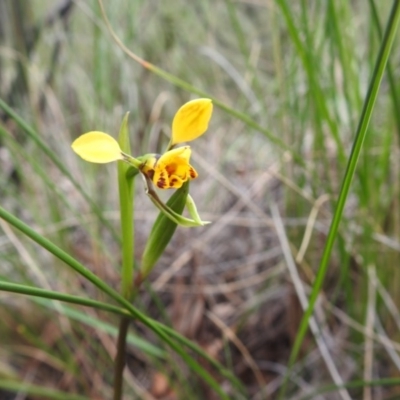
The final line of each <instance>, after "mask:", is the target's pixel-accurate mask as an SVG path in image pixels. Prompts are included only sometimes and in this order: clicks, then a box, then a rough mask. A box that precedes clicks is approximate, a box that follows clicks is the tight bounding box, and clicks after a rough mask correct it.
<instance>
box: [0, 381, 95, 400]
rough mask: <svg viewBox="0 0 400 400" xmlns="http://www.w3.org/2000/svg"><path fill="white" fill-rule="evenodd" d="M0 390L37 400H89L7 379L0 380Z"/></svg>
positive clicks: (84, 397)
mask: <svg viewBox="0 0 400 400" xmlns="http://www.w3.org/2000/svg"><path fill="white" fill-rule="evenodd" d="M0 388H1V389H4V390H8V391H9V392H18V393H27V394H29V395H31V396H38V398H41V399H51V400H89V397H86V396H81V395H79V394H72V393H71V394H69V393H65V392H61V391H59V390H55V389H48V388H45V387H43V386H38V385H33V384H31V383H26V382H21V381H14V380H9V379H0Z"/></svg>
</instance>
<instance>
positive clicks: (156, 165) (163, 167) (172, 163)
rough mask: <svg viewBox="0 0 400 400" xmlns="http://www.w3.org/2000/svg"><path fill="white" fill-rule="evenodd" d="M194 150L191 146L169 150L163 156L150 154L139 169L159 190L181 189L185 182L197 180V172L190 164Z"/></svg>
mask: <svg viewBox="0 0 400 400" xmlns="http://www.w3.org/2000/svg"><path fill="white" fill-rule="evenodd" d="M191 152H192V150H191V149H190V147H189V146H184V147H178V148H177V149H173V150H169V151H167V152H165V153H164V154H163V155H161V156H159V155H156V154H150V155H149V156H148V157H146V156H145V157H143V158H145V161H144V163H143V164H142V165H141V166H140V167H139V169H140V170H141V172H142V173H143V174H145V175H146V176H147V177H148V178H150V180H151V181H152V182H153V183H154V184H155V185H156V186H157V187H158V188H159V189H170V188H174V189H179V188H180V187H181V186H182V185H183V183H184V182H186V181H187V180H189V179H195V178H197V175H198V174H197V172H196V170H195V169H194V168H193V167H192V166H191V165H190V164H189V159H190V154H191Z"/></svg>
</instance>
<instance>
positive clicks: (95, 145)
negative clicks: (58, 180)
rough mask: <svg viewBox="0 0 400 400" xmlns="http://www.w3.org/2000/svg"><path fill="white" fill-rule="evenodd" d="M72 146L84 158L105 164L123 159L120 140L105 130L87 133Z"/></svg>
mask: <svg viewBox="0 0 400 400" xmlns="http://www.w3.org/2000/svg"><path fill="white" fill-rule="evenodd" d="M71 147H72V149H73V150H74V151H75V153H76V154H78V155H79V156H81V157H82V158H83V159H84V160H86V161H89V162H93V163H98V164H105V163H109V162H112V161H117V160H122V159H123V157H122V152H121V148H120V147H119V144H118V142H117V141H116V140H115V139H114V138H113V137H112V136H110V135H107V133H104V132H97V131H93V132H88V133H85V134H83V135H82V136H79V137H78V139H76V140H75V141H74V142H73V143H72V145H71Z"/></svg>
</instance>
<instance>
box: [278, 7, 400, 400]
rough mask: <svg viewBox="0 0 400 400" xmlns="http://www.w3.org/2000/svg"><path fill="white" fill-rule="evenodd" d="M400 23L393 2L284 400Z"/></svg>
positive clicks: (291, 360) (296, 344) (292, 356)
mask: <svg viewBox="0 0 400 400" xmlns="http://www.w3.org/2000/svg"><path fill="white" fill-rule="evenodd" d="M399 21H400V1H398V0H395V1H394V2H393V6H392V10H391V13H390V16H389V20H388V23H387V25H386V31H385V35H384V37H383V40H382V43H381V47H380V50H379V54H378V56H377V60H376V63H375V68H374V71H373V74H372V78H371V81H370V85H369V88H368V92H367V95H366V98H365V101H364V106H363V109H362V112H361V116H360V121H359V124H358V127H357V132H356V137H355V139H354V142H353V147H352V150H351V154H350V157H349V159H348V162H347V168H346V172H345V175H344V177H343V182H342V186H341V189H340V193H339V197H338V201H337V205H336V210H335V213H334V215H333V219H332V222H331V226H330V229H329V232H328V237H327V239H326V243H325V247H324V251H323V254H322V258H321V262H320V266H319V269H318V272H317V275H316V277H315V282H314V284H313V287H312V291H311V294H310V300H309V306H308V308H307V310H306V312H305V313H304V316H303V318H302V320H301V323H300V328H299V330H298V332H297V336H296V339H295V342H294V344H293V348H292V352H291V354H290V358H289V367H288V369H287V372H286V374H285V379H284V382H283V384H282V386H281V391H280V394H279V398H280V399H284V398H285V391H286V386H287V382H288V378H289V375H290V372H291V368H292V366H293V364H294V362H295V360H296V358H297V356H298V354H299V351H300V348H301V344H302V343H303V339H304V336H305V334H306V332H307V328H308V322H309V320H310V317H311V315H312V313H313V311H314V307H315V303H316V301H317V298H318V295H319V293H320V291H321V288H322V285H323V282H324V278H325V276H326V273H327V270H328V266H329V260H330V256H331V252H332V249H333V244H334V242H335V239H336V236H337V233H338V229H339V224H340V221H341V219H342V215H343V210H344V206H345V203H346V200H347V196H348V194H349V191H350V186H351V182H352V180H353V176H354V172H355V170H356V166H357V162H358V159H359V157H360V153H361V149H362V147H363V143H364V139H365V136H366V134H367V129H368V125H369V121H370V119H371V115H372V111H373V108H374V105H375V101H376V99H377V96H378V92H379V87H380V84H381V81H382V77H383V74H384V71H385V67H386V64H387V61H388V59H389V55H390V50H391V48H392V45H393V42H394V39H395V36H396V32H397V28H398V25H399Z"/></svg>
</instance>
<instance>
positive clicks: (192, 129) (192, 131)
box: [171, 99, 213, 146]
mask: <svg viewBox="0 0 400 400" xmlns="http://www.w3.org/2000/svg"><path fill="white" fill-rule="evenodd" d="M212 110H213V105H212V102H211V99H195V100H192V101H189V102H187V103H186V104H184V105H183V106H182V107H181V108H180V109H179V110H178V111H177V113H176V114H175V117H174V120H173V121H172V137H171V146H173V145H175V144H177V143H182V142H190V141H191V140H194V139H196V138H198V137H199V136H201V135H202V134H203V133H204V132H205V131H206V130H207V128H208V123H209V121H210V118H211V114H212Z"/></svg>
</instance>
